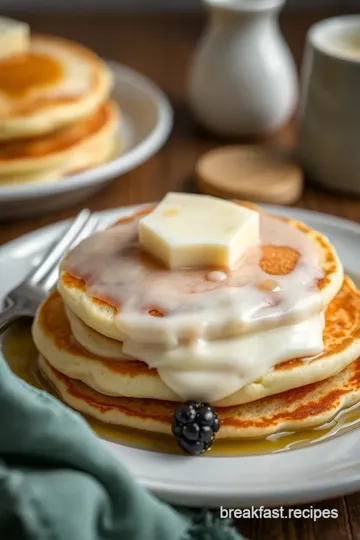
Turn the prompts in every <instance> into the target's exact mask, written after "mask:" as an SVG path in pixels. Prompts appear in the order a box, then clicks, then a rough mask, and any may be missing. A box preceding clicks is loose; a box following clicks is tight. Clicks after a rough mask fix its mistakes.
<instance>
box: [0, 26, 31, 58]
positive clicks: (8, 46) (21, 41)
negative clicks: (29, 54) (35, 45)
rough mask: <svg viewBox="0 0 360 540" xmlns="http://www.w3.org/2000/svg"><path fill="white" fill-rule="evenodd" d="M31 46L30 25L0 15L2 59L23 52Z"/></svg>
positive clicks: (0, 53)
mask: <svg viewBox="0 0 360 540" xmlns="http://www.w3.org/2000/svg"><path fill="white" fill-rule="evenodd" d="M29 48H30V27H29V26H28V25H27V24H26V23H23V22H20V21H15V20H13V19H9V18H7V17H0V60H3V59H5V58H8V57H10V56H15V55H18V54H23V53H25V52H26V51H28V50H29Z"/></svg>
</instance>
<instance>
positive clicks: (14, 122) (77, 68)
mask: <svg viewBox="0 0 360 540" xmlns="http://www.w3.org/2000/svg"><path fill="white" fill-rule="evenodd" d="M112 84H113V81H112V74H111V72H110V70H109V68H108V67H107V66H106V64H105V63H104V62H103V61H102V60H101V59H100V58H99V57H98V56H97V55H96V54H94V53H92V52H91V51H90V50H88V49H87V48H86V47H83V46H81V45H78V44H76V43H73V42H72V41H69V40H66V39H63V38H58V37H53V36H45V35H38V36H37V35H34V36H33V37H32V39H31V49H30V52H29V53H27V54H24V55H18V56H14V57H11V58H7V59H4V60H2V61H0V140H9V139H17V138H23V137H33V136H38V135H41V134H45V133H50V132H51V131H54V130H56V129H58V128H60V127H62V126H65V125H67V124H70V123H73V122H76V121H77V120H80V119H82V118H84V117H85V116H88V115H90V114H92V113H93V112H94V111H95V110H96V109H97V108H98V107H99V106H100V104H101V103H102V102H103V101H104V100H105V99H106V98H107V96H108V95H109V93H110V90H111V88H112Z"/></svg>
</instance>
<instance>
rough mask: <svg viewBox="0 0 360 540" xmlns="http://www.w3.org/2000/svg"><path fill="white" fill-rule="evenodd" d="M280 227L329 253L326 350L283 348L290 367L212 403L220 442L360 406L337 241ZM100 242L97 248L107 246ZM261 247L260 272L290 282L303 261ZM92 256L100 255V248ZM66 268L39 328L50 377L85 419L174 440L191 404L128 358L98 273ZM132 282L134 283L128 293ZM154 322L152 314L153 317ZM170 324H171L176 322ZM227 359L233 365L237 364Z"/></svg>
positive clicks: (356, 320)
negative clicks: (176, 422) (94, 280)
mask: <svg viewBox="0 0 360 540" xmlns="http://www.w3.org/2000/svg"><path fill="white" fill-rule="evenodd" d="M148 211H150V209H147V210H145V212H148ZM259 212H260V211H259ZM142 215H143V213H141V214H133V215H130V217H127V218H126V219H124V220H121V221H120V222H118V224H117V225H116V230H119V232H121V228H122V227H124V226H126V225H127V224H128V223H129V222H134V223H135V224H136V223H137V222H138V220H139V218H140V217H141V216H142ZM274 219H278V220H281V221H284V222H286V224H287V225H288V226H290V227H293V228H294V230H297V231H300V232H301V234H303V235H305V236H306V237H308V239H309V240H310V241H311V242H312V243H313V244H314V245H315V246H316V248H317V249H318V250H319V253H320V254H321V278H318V279H317V288H318V293H319V295H320V299H321V302H322V311H323V314H324V318H323V320H324V330H323V351H322V352H321V353H320V354H317V355H316V356H314V357H307V358H298V357H297V358H295V357H291V358H289V357H287V355H289V351H290V350H291V344H290V343H279V347H280V348H282V349H283V351H285V353H284V354H283V361H282V362H281V363H278V364H277V365H275V367H273V368H271V369H270V370H268V372H266V373H263V374H262V375H261V376H260V377H259V378H257V379H256V380H252V381H250V382H247V383H246V384H244V385H243V386H242V387H241V388H239V389H238V390H237V391H235V392H234V393H232V394H231V395H229V396H226V397H224V398H223V399H220V400H218V401H216V402H214V403H212V405H213V406H214V408H215V410H216V412H217V414H218V416H219V419H220V421H221V428H220V430H219V433H218V434H217V436H218V437H221V438H240V439H241V438H253V437H263V436H267V435H270V434H273V433H277V432H280V431H287V432H288V431H294V430H295V431H296V430H301V429H304V428H310V427H314V426H319V425H322V424H324V423H326V422H328V421H329V420H331V419H332V418H333V417H334V416H335V415H336V414H337V413H338V412H339V411H340V410H341V409H343V408H345V407H349V406H351V405H353V404H355V403H357V402H358V401H360V359H358V357H359V356H360V293H359V292H358V291H357V290H356V288H355V286H354V284H353V283H352V281H351V280H350V278H348V277H346V276H345V277H344V274H343V268H342V265H341V262H340V261H339V259H338V257H337V255H336V253H335V250H334V248H333V247H332V245H331V244H330V242H329V241H328V239H326V238H325V237H324V236H322V235H321V234H319V233H318V232H316V231H314V230H312V229H310V228H308V227H307V226H305V225H304V224H302V223H299V222H297V221H295V220H284V218H280V217H279V218H276V217H274ZM99 234H100V235H101V234H103V233H99ZM99 238H100V241H99ZM101 238H102V237H101V236H100V237H98V239H97V242H95V243H94V244H91V245H93V246H97V247H99V246H101ZM89 245H90V244H89ZM135 248H136V249H138V246H137V245H136V244H135ZM261 248H262V251H261V253H262V256H261V260H260V261H259V265H261V268H262V270H263V271H265V272H266V273H267V274H268V275H269V277H270V278H272V279H274V278H275V279H276V276H281V275H285V274H286V275H289V276H291V274H292V272H294V270H295V267H296V265H297V261H298V258H297V257H293V256H292V255H293V252H292V251H291V250H290V249H289V248H288V246H281V245H272V246H266V245H262V246H261ZM76 249H78V248H75V250H76ZM85 251H86V250H85ZM86 253H87V256H91V253H90V252H86ZM93 255H94V257H96V256H97V252H96V249H95V247H94V253H93ZM64 262H65V264H63V266H62V269H61V272H60V277H59V282H58V288H57V290H56V291H54V292H53V293H52V294H51V295H50V296H49V297H48V298H47V299H46V300H45V301H44V303H43V304H42V306H41V307H40V309H39V311H38V313H37V317H36V319H35V322H34V325H33V337H34V340H35V344H36V346H37V348H38V350H39V352H40V356H39V367H40V370H41V372H42V374H43V375H44V376H45V377H46V378H47V379H48V380H49V381H50V382H51V383H52V384H53V386H54V387H55V388H56V389H57V391H58V393H59V394H60V396H61V397H62V399H63V400H64V401H65V402H66V403H68V404H69V405H70V406H71V407H73V408H74V409H77V410H78V411H80V412H82V413H86V414H87V415H90V416H92V417H95V418H97V419H99V420H102V421H104V422H108V423H111V424H117V425H123V426H127V427H131V428H137V429H141V430H147V431H150V432H155V433H165V434H170V433H171V421H172V416H173V413H174V410H175V408H176V406H177V404H178V403H179V402H180V401H182V398H181V397H180V396H179V395H177V394H176V392H174V389H172V388H170V387H169V386H168V385H167V384H166V383H165V382H164V380H163V377H160V376H159V373H158V371H157V369H154V368H149V366H148V364H147V363H145V362H143V361H140V360H139V359H137V358H136V357H135V356H136V355H133V356H132V357H129V355H128V354H125V353H124V350H123V343H122V339H123V336H124V333H123V331H124V328H123V329H122V330H123V331H122V333H121V332H120V329H119V325H118V324H117V321H118V316H119V313H120V312H121V307H119V306H117V305H116V304H115V302H112V300H111V298H105V297H104V296H103V297H102V298H100V297H99V296H98V297H95V296H94V295H93V294H91V286H92V284H91V283H90V281H89V271H90V270H89V268H84V269H83V272H82V275H81V276H80V275H79V274H78V273H77V275H75V273H73V272H71V271H69V266H68V265H67V264H66V259H65V261H64ZM144 264H146V260H145V262H144ZM114 272H116V268H115V269H114ZM132 279H133V276H129V286H130V284H131V280H132ZM154 315H155V316H156V315H157V314H156V313H150V312H149V317H150V316H154ZM162 316H163V318H164V320H165V318H166V316H167V315H166V313H165V314H162ZM269 331H270V332H271V331H272V330H269ZM254 335H255V338H256V333H255V334H254ZM258 339H260V337H259V338H258ZM124 342H125V340H124ZM139 342H141V336H139ZM259 345H260V351H261V343H260V344H259ZM186 347H188V348H186ZM180 348H181V347H180ZM258 348H259V347H258ZM150 349H151V344H149V345H148V349H146V344H145V345H144V344H142V345H141V346H140V345H139V346H138V347H137V348H136V347H135V348H134V347H133V348H132V351H134V350H139V352H140V353H141V354H140V356H142V357H144V356H146V357H148V356H147V355H148V351H149V350H150ZM178 350H180V349H178ZM224 350H225V349H224ZM125 351H126V353H128V349H127V348H125ZM144 351H145V352H144ZM183 351H185V355H184V358H185V359H186V351H187V352H188V354H189V355H190V354H192V353H191V344H189V345H186V344H185V345H183ZM267 352H268V351H265V350H263V353H264V354H265V353H267ZM254 358H255V351H254ZM223 361H224V364H226V362H227V361H228V359H227V358H223ZM250 361H251V359H250ZM220 376H221V375H220Z"/></svg>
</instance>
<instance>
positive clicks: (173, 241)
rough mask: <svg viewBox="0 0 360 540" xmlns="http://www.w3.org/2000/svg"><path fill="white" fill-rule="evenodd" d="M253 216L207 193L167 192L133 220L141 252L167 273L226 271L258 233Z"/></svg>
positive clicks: (246, 210)
mask: <svg viewBox="0 0 360 540" xmlns="http://www.w3.org/2000/svg"><path fill="white" fill-rule="evenodd" d="M259 229H260V219H259V214H258V213H257V212H255V211H253V210H250V209H248V208H245V207H243V206H240V205H237V204H235V203H233V202H230V201H226V200H223V199H217V198H215V197H210V196H207V195H195V194H186V193H168V194H167V195H166V196H165V198H164V199H163V200H162V201H161V202H160V203H159V204H158V205H157V206H156V208H155V209H154V210H153V211H152V212H151V213H150V214H148V215H146V216H145V217H143V218H142V219H140V221H139V240H140V246H141V248H142V249H143V250H144V251H146V252H147V253H149V254H150V255H151V256H152V257H153V258H154V259H156V260H158V261H159V262H161V263H163V264H164V265H165V266H166V267H167V268H169V269H172V270H174V269H178V268H189V267H204V266H205V267H222V268H226V269H231V268H233V267H234V266H235V264H236V262H237V261H238V260H239V259H240V257H241V256H242V255H243V254H244V252H245V251H246V250H247V249H248V248H249V247H250V246H254V245H256V244H257V242H258V241H259V235H260V231H259Z"/></svg>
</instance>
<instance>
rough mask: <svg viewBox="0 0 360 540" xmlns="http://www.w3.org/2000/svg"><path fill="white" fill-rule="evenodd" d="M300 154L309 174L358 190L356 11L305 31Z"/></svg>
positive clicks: (359, 27)
mask: <svg viewBox="0 0 360 540" xmlns="http://www.w3.org/2000/svg"><path fill="white" fill-rule="evenodd" d="M299 153H300V159H301V161H302V165H303V167H304V169H305V171H306V172H307V173H308V174H309V176H310V178H313V179H314V180H315V181H317V182H318V183H320V184H322V185H323V186H325V187H329V188H333V189H336V190H341V191H347V192H351V193H355V194H360V15H346V16H341V17H335V18H332V19H327V20H324V21H321V22H319V23H317V24H315V25H314V26H313V27H312V28H310V30H309V32H308V36H307V44H306V50H305V55H304V62H303V73H302V96H301V104H300V131H299Z"/></svg>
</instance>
